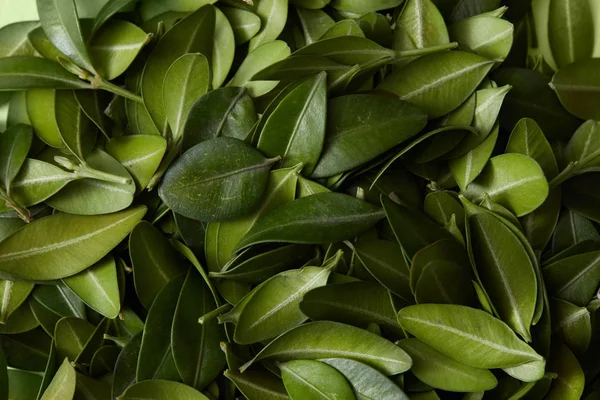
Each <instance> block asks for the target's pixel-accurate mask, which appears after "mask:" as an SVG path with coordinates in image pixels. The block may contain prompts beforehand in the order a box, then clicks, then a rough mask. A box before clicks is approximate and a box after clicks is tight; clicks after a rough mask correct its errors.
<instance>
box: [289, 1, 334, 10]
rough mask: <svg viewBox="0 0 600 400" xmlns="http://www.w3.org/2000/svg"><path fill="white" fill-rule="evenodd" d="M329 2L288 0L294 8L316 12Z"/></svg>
mask: <svg viewBox="0 0 600 400" xmlns="http://www.w3.org/2000/svg"><path fill="white" fill-rule="evenodd" d="M330 1H331V0H290V3H292V4H293V5H295V6H298V7H303V8H308V9H310V10H318V9H320V8H323V7H325V6H326V5H327V4H329V3H330Z"/></svg>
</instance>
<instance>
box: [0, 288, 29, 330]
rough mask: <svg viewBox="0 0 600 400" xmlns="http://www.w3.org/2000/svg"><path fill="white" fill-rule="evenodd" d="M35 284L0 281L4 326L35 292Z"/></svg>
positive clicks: (0, 306)
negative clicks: (33, 291)
mask: <svg viewBox="0 0 600 400" xmlns="http://www.w3.org/2000/svg"><path fill="white" fill-rule="evenodd" d="M33 286H34V285H33V283H29V282H23V281H9V280H2V281H0V299H1V300H0V323H2V324H4V323H6V321H8V319H9V318H10V315H11V314H12V313H13V312H15V311H16V310H17V309H18V308H19V307H20V306H21V304H23V302H25V300H26V299H27V297H28V296H29V294H30V293H31V291H32V290H33Z"/></svg>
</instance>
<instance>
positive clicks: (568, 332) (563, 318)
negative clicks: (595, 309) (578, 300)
mask: <svg viewBox="0 0 600 400" xmlns="http://www.w3.org/2000/svg"><path fill="white" fill-rule="evenodd" d="M552 306H553V312H554V314H553V316H552V321H553V324H554V327H553V328H554V331H555V332H557V333H558V334H559V335H560V337H561V338H562V340H563V341H564V343H565V344H566V345H567V346H569V349H571V351H573V353H575V354H577V355H578V356H580V357H581V356H583V355H584V354H585V353H586V351H588V348H589V346H590V341H591V339H592V323H591V316H590V311H589V310H588V309H587V308H585V307H577V306H575V305H573V304H571V303H569V302H568V301H564V300H560V299H554V300H553V302H552Z"/></svg>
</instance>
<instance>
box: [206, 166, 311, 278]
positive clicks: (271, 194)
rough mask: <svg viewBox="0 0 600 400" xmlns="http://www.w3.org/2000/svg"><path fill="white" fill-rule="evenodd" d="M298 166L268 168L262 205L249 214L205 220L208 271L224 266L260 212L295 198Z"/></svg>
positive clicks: (257, 218)
mask: <svg viewBox="0 0 600 400" xmlns="http://www.w3.org/2000/svg"><path fill="white" fill-rule="evenodd" d="M300 167H301V166H297V167H292V168H286V169H279V170H275V171H271V172H270V173H269V183H268V185H267V190H266V191H265V195H264V198H263V199H262V201H261V206H260V207H259V208H258V209H257V210H256V211H254V212H253V213H252V214H250V215H248V216H246V217H244V218H238V219H235V220H232V221H224V222H217V223H214V222H213V223H210V224H208V226H207V227H206V236H205V255H206V263H207V267H208V269H209V271H211V272H221V271H223V270H224V269H225V266H226V265H227V264H228V262H229V261H230V260H231V259H232V258H233V255H234V252H233V250H234V249H235V246H236V245H237V244H238V243H239V242H240V240H242V238H243V237H244V236H245V235H246V234H247V233H248V231H250V229H252V227H253V226H254V225H255V224H256V222H257V221H258V220H259V218H260V217H261V216H262V215H264V214H266V213H268V212H269V211H271V210H272V209H273V208H275V207H277V206H280V205H282V204H284V203H287V202H290V201H292V200H294V196H295V194H296V183H297V181H298V178H297V177H298V169H299V168H300ZM271 276H272V275H269V276H268V277H271Z"/></svg>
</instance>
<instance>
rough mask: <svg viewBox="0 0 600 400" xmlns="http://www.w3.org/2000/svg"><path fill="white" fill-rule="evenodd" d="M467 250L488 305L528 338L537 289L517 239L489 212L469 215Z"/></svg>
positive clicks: (525, 252) (528, 262) (523, 249)
mask: <svg viewBox="0 0 600 400" xmlns="http://www.w3.org/2000/svg"><path fill="white" fill-rule="evenodd" d="M468 223H469V232H470V235H469V237H470V250H471V252H472V254H473V259H474V261H475V268H476V270H477V274H478V276H479V278H480V279H481V282H482V284H483V287H484V288H485V290H486V292H487V293H488V295H489V296H490V300H491V301H492V304H493V305H494V307H495V308H496V310H497V311H498V314H499V315H500V318H502V319H503V320H504V321H505V322H506V323H507V324H508V325H509V326H510V327H511V328H512V329H513V330H514V331H515V332H517V333H518V334H519V335H521V336H522V337H523V338H524V339H525V340H527V341H530V340H531V336H530V333H529V326H530V324H531V321H532V320H533V314H534V311H535V304H536V298H537V291H538V290H541V288H538V287H537V281H536V276H535V270H534V267H533V264H532V262H531V259H530V258H529V255H528V254H527V251H526V250H525V248H524V247H523V245H522V244H521V243H520V242H519V239H518V238H517V236H516V235H514V234H513V233H512V232H511V231H510V229H509V228H507V227H506V226H505V225H504V224H503V223H502V221H500V220H499V219H498V218H496V217H494V216H492V215H490V214H484V213H481V214H476V215H473V216H471V217H469V222H468Z"/></svg>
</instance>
